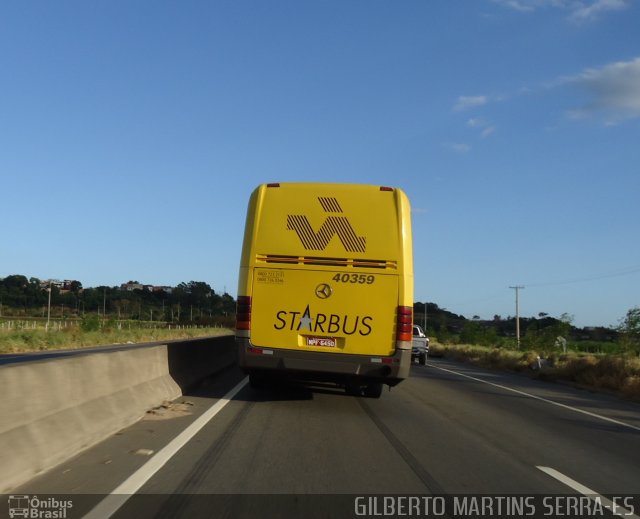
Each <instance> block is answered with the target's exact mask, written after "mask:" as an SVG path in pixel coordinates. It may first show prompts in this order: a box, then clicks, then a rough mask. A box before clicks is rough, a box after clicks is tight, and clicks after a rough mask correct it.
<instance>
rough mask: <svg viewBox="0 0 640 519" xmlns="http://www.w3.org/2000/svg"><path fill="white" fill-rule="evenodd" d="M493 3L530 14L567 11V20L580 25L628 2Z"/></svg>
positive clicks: (553, 0)
mask: <svg viewBox="0 0 640 519" xmlns="http://www.w3.org/2000/svg"><path fill="white" fill-rule="evenodd" d="M492 2H493V3H495V4H498V5H501V6H503V7H506V8H508V9H512V10H514V11H518V12H521V13H532V12H534V11H537V10H538V9H544V8H554V9H562V10H564V11H568V13H569V15H568V19H569V20H571V21H573V22H577V23H581V22H587V21H591V20H594V19H596V18H597V17H598V16H599V15H600V14H602V13H605V12H607V11H620V10H622V9H626V8H627V7H628V6H629V3H630V2H629V0H492Z"/></svg>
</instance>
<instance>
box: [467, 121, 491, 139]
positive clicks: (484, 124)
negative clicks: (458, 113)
mask: <svg viewBox="0 0 640 519" xmlns="http://www.w3.org/2000/svg"><path fill="white" fill-rule="evenodd" d="M467 126H468V127H469V128H475V129H477V130H480V137H482V138H483V139H484V138H486V137H489V135H491V134H492V133H493V132H495V131H496V127H495V126H494V125H492V124H491V123H490V122H489V121H487V120H485V119H481V118H473V119H469V120H468V121H467Z"/></svg>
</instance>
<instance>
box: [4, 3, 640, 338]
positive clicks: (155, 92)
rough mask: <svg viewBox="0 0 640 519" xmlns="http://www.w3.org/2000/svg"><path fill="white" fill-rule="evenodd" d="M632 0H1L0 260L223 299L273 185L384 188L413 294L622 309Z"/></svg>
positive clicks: (630, 183) (526, 306)
mask: <svg viewBox="0 0 640 519" xmlns="http://www.w3.org/2000/svg"><path fill="white" fill-rule="evenodd" d="M638 27H640V4H639V2H637V1H632V0H627V1H625V0H583V1H578V0H467V1H463V0H461V1H456V2H450V1H445V0H440V1H438V0H433V1H429V2H426V1H422V0H420V1H411V0H404V1H402V2H391V1H383V0H377V1H371V0H353V1H352V0H340V1H334V0H326V1H322V2H319V1H315V2H313V1H309V2H298V1H293V0H291V1H278V0H270V1H268V2H264V1H259V0H253V1H249V0H239V1H236V0H234V1H231V0H229V1H185V2H169V1H154V2H151V1H133V2H124V1H110V2H106V1H103V2H86V1H77V2H71V1H60V2H49V1H43V2H35V1H26V2H3V3H1V4H0V60H1V61H0V65H1V66H0V84H1V85H2V89H1V95H0V189H1V190H2V197H1V199H0V200H1V204H0V217H1V218H2V223H3V226H2V227H3V230H2V238H1V239H0V276H6V275H9V274H24V275H27V276H35V277H38V278H41V279H48V278H58V279H78V280H80V281H81V282H82V283H83V284H84V286H98V285H103V284H106V285H119V284H120V283H123V282H126V281H128V280H138V281H140V282H142V283H149V284H167V285H175V284H178V283H180V282H182V281H185V282H187V281H190V280H195V281H206V282H207V283H209V284H211V285H212V286H213V287H214V289H215V290H216V291H217V292H222V291H224V290H225V289H226V290H227V291H228V292H229V293H231V294H232V295H234V296H235V295H236V285H237V264H238V260H239V256H240V248H241V240H242V230H243V226H244V217H245V210H246V204H247V200H248V197H249V194H250V193H251V191H252V190H253V188H254V187H255V186H256V185H257V184H260V183H263V182H270V181H281V182H286V181H327V182H356V183H370V184H384V185H393V186H397V187H400V188H402V189H403V190H405V192H406V193H407V194H408V196H409V198H410V200H411V202H412V208H413V229H414V261H415V295H416V300H418V301H424V300H425V299H427V300H429V301H432V302H435V303H437V304H438V305H439V306H441V307H444V308H447V309H449V310H451V311H453V312H456V313H461V314H463V315H465V316H467V317H472V316H473V315H479V316H480V317H482V318H488V319H491V318H493V316H494V315H495V314H498V315H501V316H502V317H506V316H508V315H514V314H515V304H514V291H513V290H510V289H509V288H508V287H509V286H513V285H524V286H525V287H526V288H525V289H524V290H523V291H522V292H521V301H520V303H521V305H520V306H521V314H522V315H524V316H536V315H537V314H538V313H539V312H546V313H549V314H550V315H553V316H560V315H561V314H562V313H565V312H566V313H568V314H570V315H573V316H574V323H575V324H577V325H580V326H587V325H615V324H617V323H618V320H619V319H620V318H621V317H623V316H624V314H625V313H626V311H627V310H628V309H629V308H632V307H634V306H638V305H640V290H639V288H640V240H639V239H638V222H639V221H640V205H639V204H638V193H639V191H640V174H639V173H640V172H639V169H640V146H639V145H638V144H639V142H640V31H639V30H638Z"/></svg>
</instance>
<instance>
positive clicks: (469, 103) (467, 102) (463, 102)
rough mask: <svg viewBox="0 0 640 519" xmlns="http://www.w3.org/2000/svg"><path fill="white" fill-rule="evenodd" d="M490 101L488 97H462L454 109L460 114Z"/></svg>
mask: <svg viewBox="0 0 640 519" xmlns="http://www.w3.org/2000/svg"><path fill="white" fill-rule="evenodd" d="M488 101H489V99H488V98H487V96H460V97H458V101H457V102H456V104H455V105H454V107H453V109H454V110H455V111H456V112H460V111H462V110H467V109H469V108H474V107H476V106H482V105H485V104H487V102H488Z"/></svg>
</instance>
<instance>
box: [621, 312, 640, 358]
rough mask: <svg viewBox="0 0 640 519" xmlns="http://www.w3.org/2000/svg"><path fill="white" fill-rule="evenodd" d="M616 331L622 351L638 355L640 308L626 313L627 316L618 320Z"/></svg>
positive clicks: (639, 349) (639, 347) (639, 346)
mask: <svg viewBox="0 0 640 519" xmlns="http://www.w3.org/2000/svg"><path fill="white" fill-rule="evenodd" d="M618 331H619V332H620V334H621V341H620V342H621V343H622V346H623V347H624V349H625V350H627V351H630V352H635V353H638V354H640V307H638V306H636V307H634V308H631V309H630V310H628V311H627V315H626V316H625V317H624V318H622V319H621V320H620V326H618Z"/></svg>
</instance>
